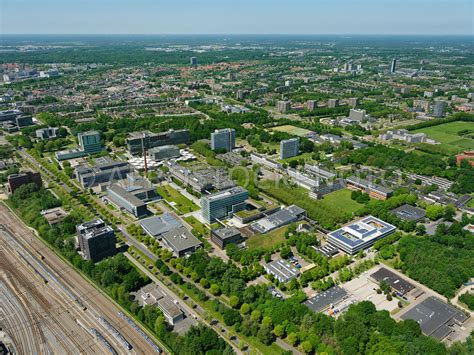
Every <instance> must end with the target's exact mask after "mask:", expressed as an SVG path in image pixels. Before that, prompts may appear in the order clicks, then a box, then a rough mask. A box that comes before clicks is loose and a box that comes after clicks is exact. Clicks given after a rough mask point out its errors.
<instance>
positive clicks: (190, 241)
mask: <svg viewBox="0 0 474 355" xmlns="http://www.w3.org/2000/svg"><path fill="white" fill-rule="evenodd" d="M162 238H163V239H164V240H165V241H166V242H167V243H168V245H169V246H170V247H171V248H173V249H174V250H175V251H178V252H179V251H185V250H188V249H191V248H193V247H198V246H200V245H201V241H200V240H199V239H197V238H196V237H195V236H194V235H192V234H191V233H190V232H189V231H188V230H187V229H186V228H185V227H183V226H180V227H178V228H174V229H171V230H170V231H168V232H165V233H163V235H162Z"/></svg>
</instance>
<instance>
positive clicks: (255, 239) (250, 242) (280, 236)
mask: <svg viewBox="0 0 474 355" xmlns="http://www.w3.org/2000/svg"><path fill="white" fill-rule="evenodd" d="M287 229H288V226H284V227H281V228H278V229H275V230H272V231H270V232H268V233H265V234H260V235H254V236H252V237H250V238H249V239H247V241H246V242H245V244H246V245H247V247H248V248H249V249H250V250H254V249H258V248H263V249H272V248H274V247H276V246H277V245H279V244H282V243H283V242H284V241H285V232H286V230H287Z"/></svg>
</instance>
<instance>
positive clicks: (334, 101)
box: [328, 99, 339, 108]
mask: <svg viewBox="0 0 474 355" xmlns="http://www.w3.org/2000/svg"><path fill="white" fill-rule="evenodd" d="M338 106H339V100H338V99H329V100H328V107H329V108H336V107H338Z"/></svg>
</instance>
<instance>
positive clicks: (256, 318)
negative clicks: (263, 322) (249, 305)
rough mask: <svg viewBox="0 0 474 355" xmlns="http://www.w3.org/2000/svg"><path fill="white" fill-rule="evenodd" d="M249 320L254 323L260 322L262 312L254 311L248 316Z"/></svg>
mask: <svg viewBox="0 0 474 355" xmlns="http://www.w3.org/2000/svg"><path fill="white" fill-rule="evenodd" d="M250 318H251V319H252V320H253V321H254V322H260V319H261V318H262V312H260V311H259V310H257V309H256V310H254V311H252V313H251V315H250Z"/></svg>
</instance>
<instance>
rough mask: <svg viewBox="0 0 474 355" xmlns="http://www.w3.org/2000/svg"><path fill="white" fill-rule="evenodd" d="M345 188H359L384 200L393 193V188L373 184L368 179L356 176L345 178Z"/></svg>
mask: <svg viewBox="0 0 474 355" xmlns="http://www.w3.org/2000/svg"><path fill="white" fill-rule="evenodd" d="M346 185H347V188H348V189H350V190H359V191H362V192H365V193H367V194H368V195H369V196H370V197H372V198H375V199H377V200H386V199H387V198H389V197H390V196H392V194H393V190H391V189H389V188H387V187H384V186H380V185H377V184H373V183H371V182H370V181H368V180H365V179H361V178H358V177H356V176H350V177H348V178H347V179H346Z"/></svg>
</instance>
